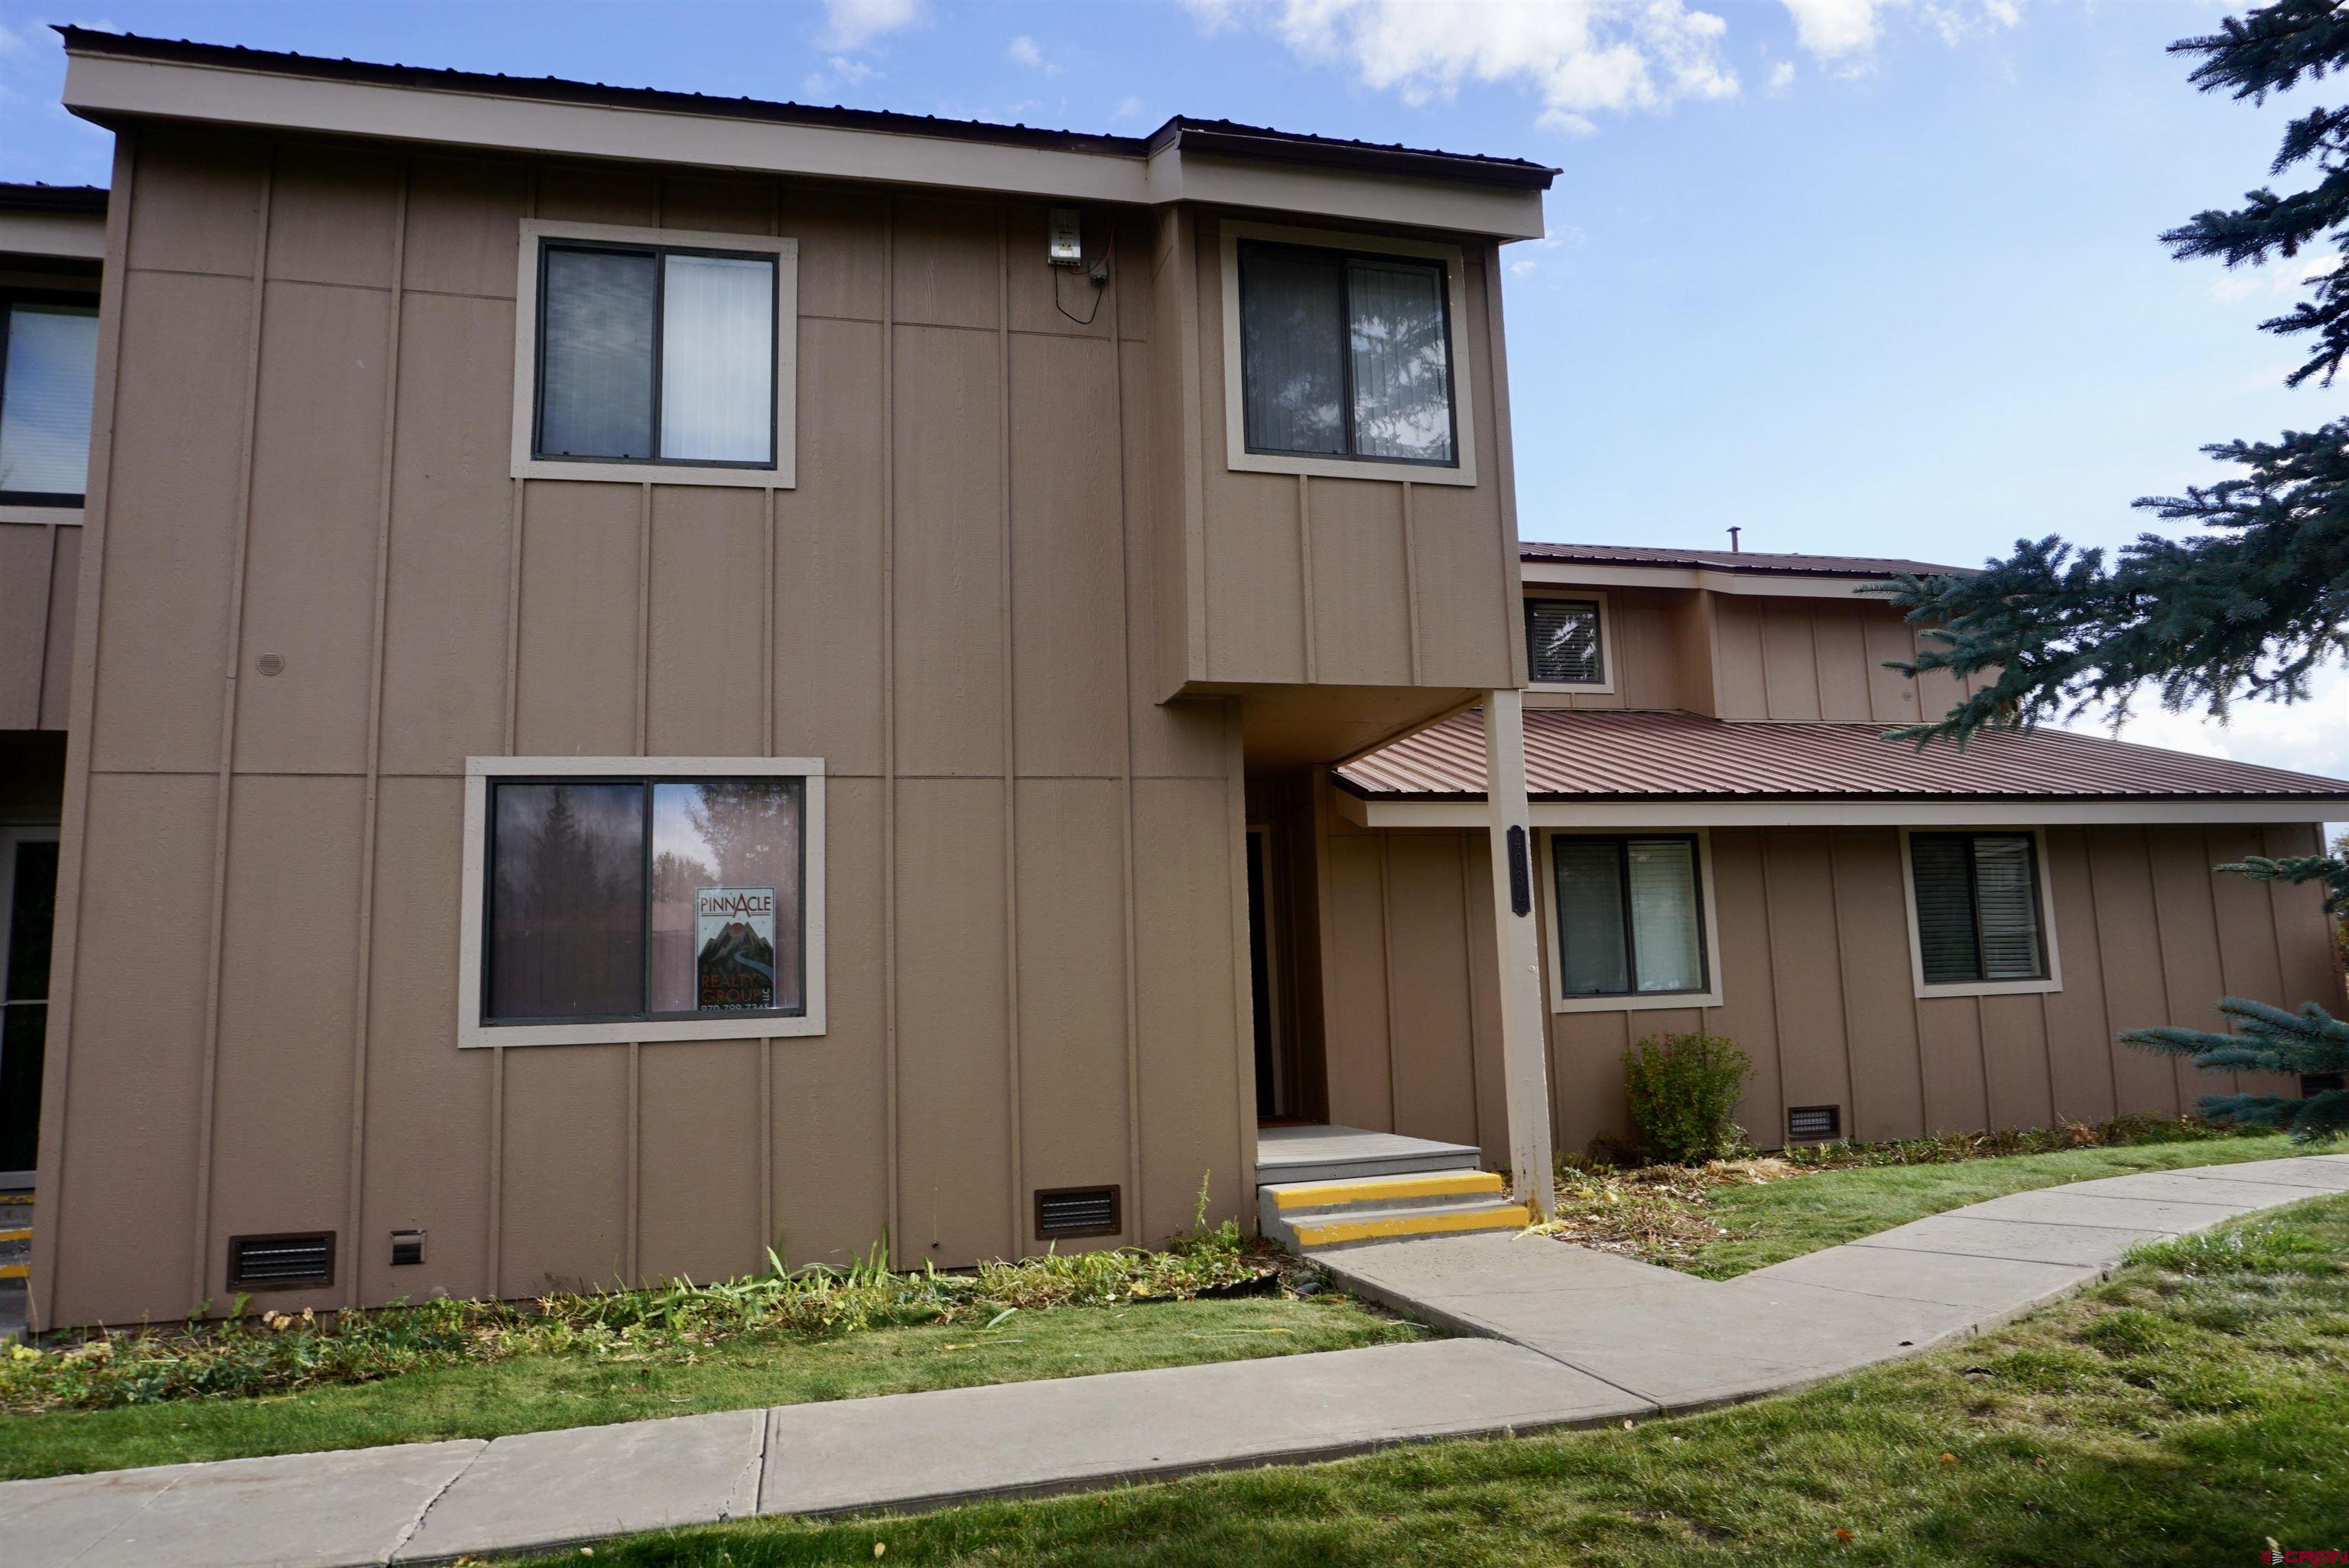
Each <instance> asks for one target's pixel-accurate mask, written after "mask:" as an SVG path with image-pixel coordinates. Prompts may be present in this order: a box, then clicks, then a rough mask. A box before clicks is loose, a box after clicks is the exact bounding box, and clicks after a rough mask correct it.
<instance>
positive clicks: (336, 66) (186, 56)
mask: <svg viewBox="0 0 2349 1568" xmlns="http://www.w3.org/2000/svg"><path fill="white" fill-rule="evenodd" d="M56 30H57V33H58V35H59V36H62V37H63V38H64V39H65V46H66V48H67V50H68V51H70V52H73V53H77V54H91V55H110V56H115V57H121V58H127V59H140V60H161V61H168V62H171V63H175V64H182V65H195V66H208V67H216V68H227V69H233V70H245V71H269V72H274V73H276V74H279V75H283V76H293V77H314V78H323V79H326V80H333V81H349V82H364V83H367V84H370V85H373V86H378V87H398V88H428V89H430V90H433V91H437V92H458V93H477V94H481V95H483V96H487V97H495V98H531V99H534V100H537V101H539V102H545V103H571V104H589V105H596V106H605V107H612V108H639V109H665V110H667V111H669V112H671V113H678V114H704V115H713V116H722V117H725V118H729V119H761V120H770V121H773V122H775V123H778V124H784V125H812V126H826V127H831V128H834V129H844V130H871V131H882V132H888V133H894V134H896V135H903V136H935V137H948V138H952V139H957V140H964V141H984V142H995V143H999V144H1002V145H1004V146H1009V147H1023V148H1037V149H1046V150H1052V151H1058V152H1080V153H1093V154H1098V155H1102V156H1107V157H1112V158H1132V159H1143V158H1147V157H1149V156H1150V155H1151V154H1152V153H1154V152H1157V151H1159V150H1162V149H1163V148H1164V147H1166V146H1168V145H1170V144H1174V143H1180V144H1183V145H1185V146H1187V147H1189V148H1191V149H1192V150H1195V151H1198V152H1205V153H1212V154H1216V155H1218V156H1222V157H1226V158H1247V159H1255V160H1273V161H1278V162H1285V163H1310V164H1321V165H1326V166H1333V167H1338V168H1345V169H1354V170H1368V171H1371V172H1377V173H1385V174H1407V175H1417V176H1420V177H1423V178H1428V179H1438V180H1464V181H1473V182H1475V183H1479V184H1489V185H1504V186H1509V187H1512V188H1516V189H1520V190H1531V191H1546V190H1547V189H1548V188H1549V183H1550V181H1551V179H1552V178H1553V177H1555V176H1556V175H1557V172H1558V170H1556V169H1553V168H1551V167H1549V166H1548V165H1547V164H1542V163H1535V162H1531V161H1529V160H1526V159H1522V158H1495V157H1490V156H1487V155H1485V154H1483V153H1469V152H1444V151H1441V150H1436V149H1433V148H1413V147H1404V146H1402V145H1401V144H1399V143H1395V144H1388V143H1380V142H1371V141H1352V140H1348V139H1344V138H1341V137H1328V136H1309V135H1303V134H1299V133H1298V132H1294V131H1285V130H1274V129H1268V128H1267V127H1264V126H1252V125H1240V124H1237V123H1236V122H1234V121H1231V120H1222V119H1191V118H1189V117H1188V116H1185V115H1176V116H1175V117H1174V118H1173V119H1169V120H1168V121H1167V122H1166V123H1165V124H1164V125H1162V126H1160V127H1159V128H1158V129H1156V130H1155V131H1153V132H1152V133H1151V134H1150V135H1148V136H1146V137H1143V136H1112V135H1102V134H1097V133H1093V132H1087V131H1073V130H1052V129H1042V128H1039V127H1032V126H1026V125H997V124H994V123H991V122H989V121H987V120H976V119H944V118H941V117H939V116H936V115H926V114H899V113H896V112H894V111H891V110H885V109H861V108H842V107H840V106H838V105H833V106H831V107H825V106H823V105H818V104H800V103H790V102H785V101H781V100H772V99H766V98H719V97H713V96H711V95H709V94H706V93H692V92H676V91H670V90H667V89H664V88H621V87H610V86H607V85H605V83H602V82H581V81H571V80H567V79H565V78H564V77H509V76H502V75H499V74H495V73H492V72H486V71H462V70H448V69H442V68H439V67H424V66H401V65H386V64H378V63H374V62H370V61H365V60H350V59H336V60H330V59H326V58H325V57H320V56H316V55H298V54H293V53H289V52H287V51H284V50H278V49H249V48H245V47H243V46H241V45H223V44H200V43H196V42H193V41H191V40H189V39H185V38H150V37H144V36H139V35H136V34H129V33H113V32H103V31H99V30H98V29H95V28H90V27H77V26H63V25H60V26H57V29H56Z"/></svg>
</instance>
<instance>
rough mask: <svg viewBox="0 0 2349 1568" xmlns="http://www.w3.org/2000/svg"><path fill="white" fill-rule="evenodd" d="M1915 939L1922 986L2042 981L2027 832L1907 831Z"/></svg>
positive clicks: (2035, 882) (2034, 854)
mask: <svg viewBox="0 0 2349 1568" xmlns="http://www.w3.org/2000/svg"><path fill="white" fill-rule="evenodd" d="M1909 872H1910V876H1911V879H1912V881H1913V882H1915V884H1916V890H1917V946H1918V956H1919V961H1920V968H1921V969H1922V971H1923V973H1924V976H1925V983H1926V984H1927V985H1962V984H1966V983H1968V982H1987V981H2002V980H2044V979H2045V978H2046V977H2047V952H2046V934H2045V930H2044V913H2043V912H2042V910H2041V909H2040V905H2039V858H2038V850H2037V846H2036V845H2035V843H2034V842H2033V839H2032V836H2031V835H2030V834H2028V833H1914V834H1911V835H1910V836H1909Z"/></svg>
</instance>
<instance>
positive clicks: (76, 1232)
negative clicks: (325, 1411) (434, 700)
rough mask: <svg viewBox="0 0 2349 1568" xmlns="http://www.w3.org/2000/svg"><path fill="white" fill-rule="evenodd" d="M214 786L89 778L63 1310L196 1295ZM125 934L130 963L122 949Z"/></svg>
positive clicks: (96, 1316) (119, 1308) (165, 1305)
mask: <svg viewBox="0 0 2349 1568" xmlns="http://www.w3.org/2000/svg"><path fill="white" fill-rule="evenodd" d="M218 794H219V789H218V784H217V781H216V780H215V779H213V778H212V777H211V776H210V775H205V776H202V777H196V776H181V777H171V778H141V777H125V776H122V775H118V774H105V773H94V774H92V775H91V776H90V779H89V795H88V805H87V807H86V808H85V815H84V817H83V824H84V833H83V839H82V852H83V854H84V856H85V866H86V869H85V870H84V872H83V874H82V881H81V897H80V904H81V908H80V919H79V923H78V924H79V930H80V932H81V934H82V941H81V944H80V951H81V954H82V955H83V962H82V963H81V964H80V965H78V967H77V969H76V972H75V974H74V977H73V996H72V1006H73V1011H72V1015H71V1016H72V1019H73V1065H74V1087H75V1089H76V1090H77V1093H76V1096H75V1099H74V1100H73V1101H72V1102H71V1105H70V1110H71V1112H72V1115H73V1126H72V1136H71V1137H70V1138H68V1139H67V1140H65V1158H64V1169H63V1170H62V1171H58V1172H57V1178H58V1180H57V1199H56V1202H57V1214H56V1223H57V1231H58V1234H59V1235H60V1237H61V1238H63V1240H62V1243H61V1245H62V1249H63V1250H61V1252H60V1253H59V1255H58V1258H57V1265H56V1274H57V1277H56V1279H55V1281H54V1283H53V1285H52V1288H53V1289H54V1291H55V1292H56V1295H55V1305H54V1306H53V1308H52V1316H53V1320H54V1321H55V1322H57V1323H61V1324H77V1323H92V1322H98V1321H100V1320H103V1321H106V1322H109V1323H135V1322H138V1321H140V1319H141V1318H149V1317H153V1318H168V1317H174V1316H178V1315H181V1314H184V1313H186V1312H187V1311H188V1310H189V1309H190V1308H191V1306H192V1305H194V1304H193V1303H192V1302H191V1301H189V1300H188V1299H186V1295H187V1289H188V1282H189V1280H190V1279H191V1278H192V1277H193V1274H194V1272H195V1258H194V1255H193V1251H192V1248H193V1244H194V1238H195V1234H196V1214H195V1200H196V1190H195V1186H194V1183H193V1180H192V1178H193V1177H194V1174H195V1170H196V1122H195V1118H194V1117H193V1116H191V1114H190V1108H191V1107H192V1106H193V1105H194V1104H195V1103H196V1099H197V1095H198V1093H199V1090H200V1083H199V1074H200V1072H201V1068H202V1054H203V1038H204V1006H205V988H206V984H207V980H206V975H207V966H208V965H209V964H210V962H211V931H212V820H213V816H214V812H215V805H214V802H215V801H216V799H218ZM129 933H136V934H137V935H136V938H135V953H136V959H135V962H123V961H121V960H120V957H119V954H121V950H122V947H123V943H124V941H125V940H126V938H125V934H129ZM52 1038H53V1039H54V1038H55V1036H54V1035H53V1036H52ZM50 1060H51V1063H52V1065H51V1068H50V1070H51V1071H55V1070H56V1069H55V1066H54V1062H55V1057H51V1058H50ZM44 1225H45V1227H46V1225H47V1217H46V1216H45V1217H44Z"/></svg>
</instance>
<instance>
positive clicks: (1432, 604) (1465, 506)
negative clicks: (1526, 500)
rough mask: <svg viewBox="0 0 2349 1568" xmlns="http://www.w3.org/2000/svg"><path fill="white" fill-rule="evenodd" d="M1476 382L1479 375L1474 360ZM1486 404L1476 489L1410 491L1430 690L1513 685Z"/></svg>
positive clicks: (1512, 630) (1511, 624)
mask: <svg viewBox="0 0 2349 1568" xmlns="http://www.w3.org/2000/svg"><path fill="white" fill-rule="evenodd" d="M1477 363H1478V376H1477V382H1478V384H1479V385H1480V386H1481V385H1482V384H1483V383H1484V382H1485V375H1484V369H1485V366H1484V364H1483V356H1477ZM1489 407H1491V405H1490V404H1489V403H1486V404H1482V405H1480V406H1479V407H1478V408H1477V413H1478V415H1479V417H1480V421H1479V424H1478V426H1477V430H1476V446H1477V455H1476V465H1477V467H1476V472H1477V474H1478V475H1479V476H1480V480H1481V482H1479V483H1478V484H1477V485H1476V486H1475V487H1474V488H1473V489H1472V488H1467V487H1464V486H1460V485H1414V486H1413V487H1412V492H1411V507H1412V538H1411V547H1412V553H1413V561H1414V568H1415V572H1416V574H1417V581H1418V591H1419V640H1420V668H1419V678H1420V679H1421V680H1422V681H1423V682H1424V683H1426V684H1427V685H1429V686H1481V687H1484V688H1485V689H1487V690H1491V689H1494V688H1496V687H1499V686H1514V685H1515V684H1516V680H1515V677H1514V676H1512V675H1511V674H1510V673H1509V655H1510V647H1511V644H1512V643H1513V642H1514V641H1515V639H1516V635H1517V626H1516V621H1515V620H1514V618H1510V619H1505V618H1503V617H1502V616H1501V615H1499V614H1496V613H1495V607H1496V606H1497V605H1500V604H1502V603H1505V602H1506V598H1507V593H1506V589H1507V584H1506V583H1505V582H1504V581H1503V580H1502V575H1501V565H1502V558H1501V554H1500V552H1498V551H1496V550H1495V549H1494V548H1493V537H1492V536H1493V533H1494V531H1495V525H1494V516H1493V514H1494V512H1495V510H1496V508H1497V504H1498V503H1497V502H1496V501H1495V500H1494V499H1493V497H1492V495H1491V493H1490V492H1491V490H1492V489H1493V488H1494V486H1495V485H1496V484H1497V482H1498V481H1497V480H1494V479H1483V478H1482V476H1485V475H1496V474H1498V473H1499V471H1500V468H1499V464H1500V459H1499V457H1498V455H1497V454H1495V452H1494V451H1493V448H1492V434H1491V432H1490V431H1488V430H1486V429H1485V428H1484V427H1485V423H1489V421H1487V420H1484V419H1483V418H1482V416H1483V415H1484V413H1485V409H1486V408H1489Z"/></svg>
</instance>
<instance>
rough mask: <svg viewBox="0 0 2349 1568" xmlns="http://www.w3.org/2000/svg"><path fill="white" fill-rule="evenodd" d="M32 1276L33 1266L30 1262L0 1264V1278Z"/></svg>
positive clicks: (27, 1277) (25, 1277) (26, 1277)
mask: <svg viewBox="0 0 2349 1568" xmlns="http://www.w3.org/2000/svg"><path fill="white" fill-rule="evenodd" d="M32 1277H33V1266H32V1265H31V1264H0V1279H30V1278H32Z"/></svg>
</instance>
